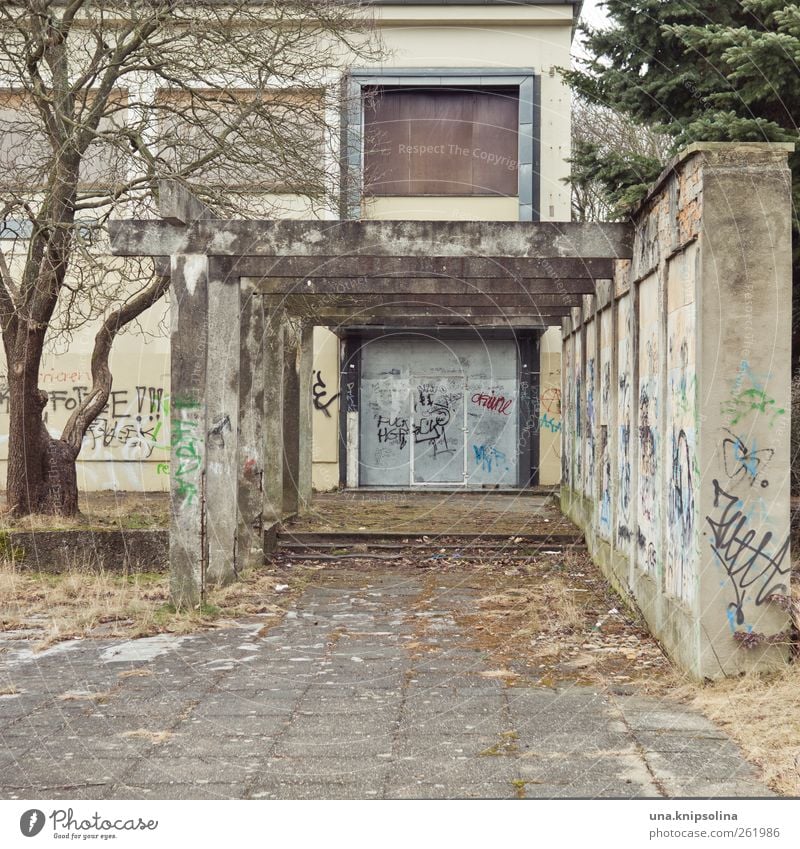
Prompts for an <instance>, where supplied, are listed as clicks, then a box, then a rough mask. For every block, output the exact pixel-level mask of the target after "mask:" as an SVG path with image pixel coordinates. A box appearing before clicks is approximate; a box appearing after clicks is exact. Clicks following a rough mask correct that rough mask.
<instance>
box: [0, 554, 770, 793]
mask: <svg viewBox="0 0 800 849" xmlns="http://www.w3.org/2000/svg"><path fill="white" fill-rule="evenodd" d="M426 587H427V589H426ZM475 595H476V591H475V589H474V588H470V587H469V586H468V585H467V583H466V582H465V581H463V580H458V578H457V576H452V575H451V576H449V577H448V576H442V577H441V578H438V577H437V589H436V594H435V597H434V598H431V597H430V588H429V584H426V582H425V578H424V575H423V574H422V573H420V572H419V571H414V570H411V569H405V570H397V569H391V568H378V567H376V568H368V569H363V570H360V571H341V572H337V574H336V575H335V576H334V577H333V579H332V580H331V579H329V580H326V581H324V582H323V581H319V582H315V581H313V580H312V581H311V582H310V583H309V585H308V586H307V587H306V589H305V590H304V592H303V593H302V595H301V596H300V597H299V598H298V600H297V601H296V602H295V603H293V604H292V605H291V608H290V609H289V611H288V613H287V614H286V615H285V617H284V618H282V619H281V620H279V621H276V620H275V619H274V618H270V617H257V618H253V619H251V620H248V621H241V622H237V623H233V624H231V625H230V627H226V628H219V629H217V630H213V631H210V632H203V633H198V634H195V635H192V636H188V637H182V638H173V637H169V636H166V637H164V636H162V637H158V638H154V639H151V640H149V641H138V642H136V641H133V642H127V643H126V642H123V641H120V640H110V639H105V640H103V639H96V640H93V639H86V640H78V641H72V642H70V643H67V644H62V645H60V646H56V647H54V648H52V649H50V650H48V651H45V652H42V653H38V654H32V653H31V651H30V648H31V646H30V645H29V644H28V643H27V642H26V641H25V640H10V639H4V640H3V641H2V642H0V648H2V652H0V691H2V690H3V689H8V688H12V689H13V688H16V689H17V690H18V691H19V692H18V693H17V694H16V695H10V696H3V697H0V743H1V745H0V796H1V797H3V798H20V799H22V798H31V799H35V798H65V799H127V798H153V799H205V798H234V799H248V798H250V799H278V798H330V799H344V798H367V799H369V798H508V799H515V798H520V797H524V798H575V797H590V798H595V797H596V798H607V797H624V798H628V797H642V796H646V797H670V796H691V797H713V796H761V795H770V794H769V792H768V791H767V789H766V788H765V787H764V786H763V785H761V784H760V783H759V782H758V780H757V777H756V775H755V774H754V771H753V769H752V767H750V766H749V765H748V764H747V763H746V762H745V761H744V760H743V759H742V757H741V755H740V753H739V751H738V750H737V748H736V747H735V745H734V744H733V743H732V742H731V741H730V740H729V739H728V738H727V737H726V735H725V734H724V733H723V732H721V731H720V730H719V729H717V728H716V727H715V726H714V725H713V724H712V723H711V722H709V721H708V720H706V719H705V718H703V717H702V716H700V715H699V714H696V713H693V712H690V711H688V710H687V709H685V708H682V707H680V706H676V705H674V704H671V703H667V702H664V701H659V700H656V699H650V698H645V697H641V696H637V695H627V696H620V695H615V694H613V693H611V692H601V691H599V690H598V689H596V688H592V687H587V686H580V685H578V684H571V683H569V682H562V683H561V684H560V685H559V686H557V687H544V686H519V685H517V686H511V683H510V682H509V681H508V679H505V678H503V677H502V676H499V677H498V676H497V674H496V670H495V669H494V668H493V666H492V664H491V662H490V658H488V657H487V656H486V655H485V654H484V653H483V652H482V651H478V650H475V649H474V648H470V645H471V644H472V641H471V640H470V639H468V637H469V636H470V635H469V634H466V633H465V632H464V629H465V627H466V626H463V625H461V624H459V618H460V615H461V614H462V613H464V612H469V611H471V610H473V609H474V606H475V603H476V598H475ZM423 596H425V599H426V603H425V604H420V603H419V602H420V599H421V598H422V597H423ZM270 622H276V624H274V626H272V627H270Z"/></svg>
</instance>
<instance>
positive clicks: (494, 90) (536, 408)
mask: <svg viewBox="0 0 800 849" xmlns="http://www.w3.org/2000/svg"><path fill="white" fill-rule="evenodd" d="M372 5H373V6H374V8H375V17H376V30H377V32H376V35H377V37H378V38H380V39H381V40H382V42H383V43H384V44H385V51H384V52H385V56H386V58H385V59H384V61H383V63H382V64H381V66H380V67H377V68H362V67H357V66H353V67H350V68H348V69H346V72H345V74H344V76H343V78H342V79H343V81H344V84H345V85H346V87H347V89H346V93H345V97H344V100H343V106H342V110H343V112H342V118H341V120H342V132H343V133H344V134H345V140H344V142H343V145H344V146H343V150H344V151H346V152H347V157H346V162H345V164H344V169H343V174H342V185H343V186H346V187H347V192H346V197H343V198H342V203H341V208H340V209H328V210H327V211H323V212H322V213H321V217H323V218H328V219H334V220H335V219H338V218H340V217H344V218H355V219H364V220H389V219H395V220H402V219H406V220H412V219H420V220H433V219H438V220H455V219H460V220H473V221H533V220H541V221H566V220H569V217H570V196H569V187H568V186H567V185H566V183H565V182H564V178H565V177H566V176H567V174H568V170H569V166H568V164H567V162H566V158H567V157H568V156H569V150H570V98H569V92H568V90H567V88H566V86H565V85H564V83H563V82H562V80H561V78H560V76H559V75H558V74H557V72H556V70H555V69H556V68H557V67H565V66H567V65H568V64H569V53H570V45H571V40H572V33H573V28H574V24H575V16H576V13H577V8H578V6H579V4H578V3H573V2H563V0H557V1H556V2H549V3H543V2H539V0H532V2H528V1H527V0H526V2H521V3H520V2H518V3H507V2H496V3H480V4H476V3H471V2H466V3H464V4H450V3H440V2H426V0H422V2H420V3H407V2H403V0H386V2H384V1H383V0H381V2H376V3H374V4H372ZM339 85H340V83H339V80H338V79H337V80H335V81H334V82H333V83H332V85H331V88H333V89H338V87H339ZM277 200H278V201H279V203H278V204H277V206H278V207H279V211H278V213H277V214H279V215H281V216H287V215H288V216H289V217H294V218H308V217H314V216H316V215H317V214H320V213H317V212H315V213H314V216H312V215H310V213H309V210H310V208H311V207H310V205H309V203H308V202H307V200H306V199H304V198H303V197H302V196H301V195H285V196H281V197H280V198H278V199H277ZM0 237H2V233H0ZM356 273H360V272H356ZM506 301H508V299H507V298H506ZM493 303H497V304H501V305H502V304H503V303H504V296H503V295H502V294H499V295H498V296H497V297H496V298H495V299H494V301H493ZM508 303H509V304H510V301H509V302H508ZM491 305H492V304H491V303H489V304H488V306H491ZM416 306H417V307H418V309H416V310H415V312H416V315H415V317H414V319H413V320H410V319H409V321H407V322H406V323H405V328H406V330H407V331H410V332H411V333H412V335H411V336H410V337H409V336H406V338H405V339H403V338H401V336H399V335H398V328H396V327H390V326H385V327H383V328H379V327H378V326H377V325H376V323H375V322H374V321H372V320H371V319H370V318H369V316H368V315H367V314H366V313H365V314H364V322H363V324H364V326H363V327H362V328H356V327H353V328H351V327H342V328H340V329H339V331H338V333H334V332H333V329H335V328H333V329H329V328H327V327H323V326H322V325H319V326H317V328H316V329H315V330H314V360H313V364H312V365H311V366H310V376H311V388H310V389H309V392H310V393H312V396H313V399H314V407H313V413H312V415H313V428H314V439H313V447H312V449H311V450H312V451H313V485H314V487H315V489H317V490H330V489H335V488H337V487H338V486H339V485H340V484H342V483H347V484H348V485H351V486H352V485H363V486H369V485H405V486H408V485H420V486H426V485H428V486H429V485H432V484H437V485H447V486H453V485H459V486H483V485H485V484H492V485H495V484H497V485H500V486H503V487H512V488H513V487H518V486H526V485H528V484H530V483H540V484H548V485H554V484H556V483H557V482H558V480H559V475H560V458H559V440H560V436H559V428H560V420H561V419H560V411H559V394H560V391H561V390H560V357H561V354H560V344H559V339H558V333H557V331H556V330H553V329H551V330H550V331H547V327H546V322H542V321H540V316H539V315H538V314H536V313H535V312H534V313H530V311H529V315H528V316H527V321H526V316H525V315H514V312H515V310H514V307H513V306H509V308H508V309H507V310H506V314H507V315H508V316H509V321H507V322H502V321H497V320H495V319H493V320H492V321H490V322H484V323H483V327H484V330H485V332H482V333H476V331H475V329H474V328H475V327H480V326H481V322H480V320H479V317H480V316H481V314H482V311H483V312H485V310H486V309H487V304H481V303H475V304H472V305H471V307H470V308H469V309H465V307H464V302H462V303H461V304H459V302H458V300H457V299H455V298H454V299H451V302H450V306H449V307H448V308H447V310H446V313H442V312H441V310H439V312H438V314H437V313H435V312H431V310H430V309H427V310H426V304H425V299H424V298H421V299H418V300H417V303H416ZM559 309H560V310H561V312H562V314H563V312H564V310H565V308H564V307H558V306H554V307H553V313H554V314H555V313H556V312H557V311H558V310H559ZM167 315H168V308H167V307H166V306H157V307H155V308H153V309H152V310H151V311H150V312H149V314H148V315H146V316H144V317H143V321H142V324H143V331H144V333H143V335H142V334H125V335H123V336H121V337H120V338H119V339H118V340H117V342H116V343H115V348H114V353H113V357H112V367H113V369H114V387H113V392H112V396H111V400H110V402H109V405H108V408H107V410H106V411H105V412H104V413H103V414H102V415H101V416H99V417H98V419H97V420H96V421H95V422H94V423H93V425H92V426H91V428H90V430H89V432H88V433H87V436H86V438H85V440H84V444H83V448H82V451H81V454H80V457H79V462H78V474H79V481H80V482H81V485H82V487H83V488H85V489H122V490H145V491H155V490H166V489H168V488H169V442H170V432H169V415H168V410H169V397H170V383H169V339H168V338H167V336H166V335H165V334H164V332H163V327H164V326H165V325H166V324H168V319H167ZM462 316H466V317H467V318H469V317H472V319H473V320H472V321H467V322H463V321H461V320H460V318H461V317H462ZM512 319H513V320H512ZM451 320H452V323H455V324H456V326H457V329H455V330H454V329H452V328H451V329H449V330H448V329H447V327H448V324H450V323H451ZM458 325H460V327H458ZM93 334H94V329H93V328H86V329H85V331H82V332H80V333H78V334H77V335H76V337H75V338H74V339H73V341H72V343H71V344H70V345H69V346H68V347H67V346H65V345H61V346H60V347H57V348H56V349H54V350H53V351H52V352H51V353H50V354H49V356H48V357H47V362H46V365H45V367H44V368H43V371H42V375H41V385H42V387H43V388H44V389H45V390H47V391H48V392H49V394H50V399H49V402H48V406H47V416H48V426H49V427H51V429H53V430H58V429H59V427H61V426H63V424H64V423H65V422H66V420H67V418H68V416H69V414H70V412H71V411H72V409H74V406H75V404H76V403H77V400H78V399H80V398H81V397H82V396H83V395H84V394H85V393H86V392H87V391H88V386H89V385H90V383H91V380H90V375H89V366H88V363H89V357H90V352H91V348H92V343H93ZM406 345H411V346H412V349H413V351H414V358H413V362H412V363H410V364H409V367H408V369H406V368H404V369H403V370H402V373H396V372H397V363H396V362H391V361H392V360H393V358H394V356H395V353H396V351H397V349H398V346H403V348H404V349H405V346H406ZM0 356H2V355H1V354H0ZM387 364H388V365H387ZM385 365H386V368H384V366H385ZM523 372H524V380H518V378H522V377H523ZM342 373H344V374H345V375H346V378H345V379H344V381H343V383H342V384H341V385H340V375H341V374H342ZM353 374H356V375H359V376H360V377H361V378H362V382H361V384H360V388H359V397H360V398H363V407H360V406H358V402H356V403H355V404H351V409H350V411H349V414H348V411H347V409H346V405H345V404H344V403H343V401H344V399H346V398H347V384H348V383H352V380H351V377H352V375H353ZM435 375H438V376H439V377H440V378H441V380H440V379H434V376H435ZM522 385H524V387H525V389H524V390H519V389H518V388H517V387H518V386H522ZM426 386H427V387H429V388H430V389H431V390H433V391H429V392H427V393H425V392H423V394H422V396H420V389H419V387H426ZM352 388H353V387H352V386H351V395H350V398H351V401H352V400H353V398H354V396H353V394H352ZM437 389H438V390H439V391H438V392H437V391H435V390H437ZM520 392H522V394H520ZM414 398H416V402H414ZM473 398H474V399H475V400H473ZM428 399H429V407H430V410H431V415H430V416H426V415H425V414H424V411H423V410H422V408H421V406H420V405H421V404H422V402H423V401H428ZM384 401H386V402H387V403H386V405H385V406H384V403H383V402H384ZM414 403H416V404H417V406H419V409H418V410H417V411H416V419H415V420H414V421H413V423H412V418H414V415H415V410H414V409H413V406H414ZM443 404H444V405H447V406H448V409H446V410H445V409H444V408H443V406H442V405H443ZM449 405H452V409H449ZM362 409H363V412H362V413H358V420H357V421H355V420H354V419H353V414H354V413H356V412H357V411H359V410H362ZM376 412H377V416H376V415H375V413H376ZM348 415H349V423H348ZM445 419H447V422H446V423H445V421H444V420H445ZM7 421H8V399H7V396H5V395H4V394H2V393H0V423H4V422H5V423H7ZM487 428H488V429H489V431H491V433H488V432H487ZM6 430H7V428H4V427H0V433H5V432H6ZM414 430H416V434H414V433H411V434H410V437H411V438H409V431H414ZM488 435H491V436H492V437H495V436H496V437H497V439H496V440H495V439H492V440H489V439H488V438H487V436H488ZM345 437H347V451H348V452H349V454H348V457H349V460H348V459H347V457H345V456H344V454H343V451H342V443H343V441H344V438H345ZM521 437H522V438H525V439H526V445H525V447H524V448H523V449H519V450H518V449H517V448H516V447H515V446H516V445H517V443H518V442H520V438H521ZM348 463H349V464H350V465H349V472H348V470H347V469H348V465H347V464H348ZM0 476H2V478H3V480H4V479H5V439H4V438H2V439H0Z"/></svg>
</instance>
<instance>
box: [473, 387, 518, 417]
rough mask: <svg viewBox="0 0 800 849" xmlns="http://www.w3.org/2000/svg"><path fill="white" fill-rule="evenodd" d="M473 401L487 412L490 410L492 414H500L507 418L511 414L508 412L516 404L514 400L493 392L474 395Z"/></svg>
mask: <svg viewBox="0 0 800 849" xmlns="http://www.w3.org/2000/svg"><path fill="white" fill-rule="evenodd" d="M471 400H472V403H473V404H477V405H478V406H479V407H483V408H484V409H485V410H489V411H490V412H492V413H500V414H501V415H503V416H507V415H508V414H509V413H508V411H509V410H510V409H511V405H512V404H513V403H514V399H513V398H506V397H505V396H503V395H496V394H495V393H493V392H492V393H487V392H475V393H473V395H472V398H471Z"/></svg>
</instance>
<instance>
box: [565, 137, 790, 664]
mask: <svg viewBox="0 0 800 849" xmlns="http://www.w3.org/2000/svg"><path fill="white" fill-rule="evenodd" d="M787 152H788V149H787V148H786V147H785V146H782V145H769V144H741V145H733V144H732V145H725V144H703V145H696V146H693V147H692V148H690V149H689V150H688V151H686V152H685V153H684V154H683V155H682V156H681V157H679V158H678V159H676V160H675V161H674V162H673V163H672V165H671V166H670V168H669V169H668V170H667V171H665V173H664V174H663V175H662V177H661V178H660V179H659V181H658V182H657V184H656V185H655V186H654V188H653V190H652V191H651V193H650V196H649V197H648V199H647V201H646V202H645V203H644V204H643V206H642V207H641V209H640V210H639V212H638V213H637V216H636V219H635V225H636V239H635V244H634V251H633V259H632V260H631V261H626V262H618V263H617V269H616V274H615V278H614V280H613V281H597V293H596V295H595V296H588V297H587V298H586V299H585V300H584V304H583V307H582V308H580V309H574V310H573V311H572V315H571V317H570V319H567V320H565V322H564V324H563V328H562V331H563V332H562V338H563V357H564V363H565V368H564V383H563V387H562V392H563V395H564V398H565V415H564V427H563V431H562V434H563V454H564V467H563V472H562V506H563V508H564V510H565V512H567V514H568V515H570V516H571V517H572V518H573V519H574V520H575V521H576V522H577V523H578V524H579V525H580V526H581V527H582V528H583V529H584V530H585V532H586V538H587V544H588V546H589V550H590V552H591V554H592V556H593V557H594V559H595V560H596V561H597V562H598V563H599V564H600V565H601V566H602V568H603V569H604V571H605V572H606V574H607V576H608V577H609V579H610V580H611V581H612V582H613V583H614V585H615V586H616V587H617V589H618V590H619V591H620V592H621V593H623V594H624V595H625V596H626V597H627V598H628V599H629V600H631V601H632V602H633V603H634V604H636V605H637V606H638V607H639V609H640V610H641V612H642V614H643V616H644V617H645V619H646V620H647V622H648V625H649V626H650V628H651V630H652V631H653V633H654V634H655V635H656V636H657V637H658V638H659V639H660V640H661V642H662V644H663V645H664V647H665V648H666V649H667V651H668V652H670V654H671V655H672V656H673V658H674V659H675V660H676V661H677V662H678V663H679V664H680V665H682V666H683V667H684V668H685V669H686V670H688V671H689V672H690V673H691V674H693V675H694V676H695V677H697V678H703V677H709V678H717V677H722V676H724V675H731V674H736V673H738V672H740V671H744V670H747V669H750V668H753V667H758V668H761V669H769V668H772V667H774V666H775V665H778V664H781V663H784V662H785V661H786V655H787V648H786V646H787V643H788V640H787V629H788V627H789V620H788V617H787V614H786V613H785V612H784V610H783V608H782V606H781V600H780V597H781V596H785V595H787V594H788V591H789V573H790V558H789V413H788V411H789V397H790V386H789V380H790V333H791V327H790V321H791V233H790V230H791V218H790V214H791V205H790V191H789V187H790V180H789V171H788V168H787V164H786V157H787ZM765 210H768V213H765Z"/></svg>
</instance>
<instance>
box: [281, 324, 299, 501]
mask: <svg viewBox="0 0 800 849" xmlns="http://www.w3.org/2000/svg"><path fill="white" fill-rule="evenodd" d="M300 335H301V334H300V331H299V329H298V328H296V327H295V326H293V325H292V324H289V323H287V324H286V325H285V331H284V340H283V512H284V513H290V514H292V513H298V512H299V509H300V495H299V485H300V374H299V371H298V365H299V363H298V359H299V355H300Z"/></svg>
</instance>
